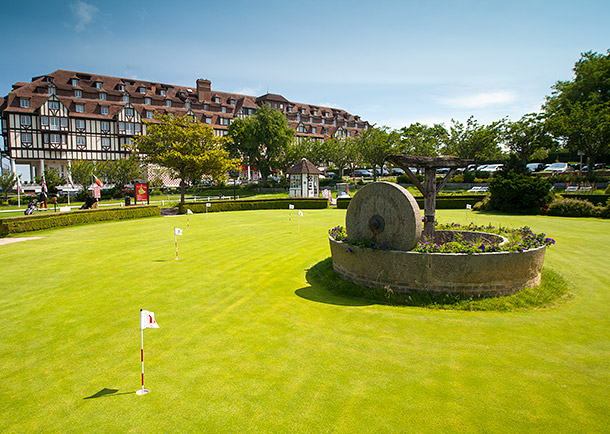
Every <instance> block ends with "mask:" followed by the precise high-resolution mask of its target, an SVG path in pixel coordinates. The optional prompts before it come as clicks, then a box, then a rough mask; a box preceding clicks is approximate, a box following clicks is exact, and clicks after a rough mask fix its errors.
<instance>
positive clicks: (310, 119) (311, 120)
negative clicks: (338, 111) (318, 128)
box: [309, 116, 313, 124]
mask: <svg viewBox="0 0 610 434" xmlns="http://www.w3.org/2000/svg"><path fill="white" fill-rule="evenodd" d="M309 123H310V124H311V123H313V118H312V117H311V116H309Z"/></svg>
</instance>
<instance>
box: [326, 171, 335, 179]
mask: <svg viewBox="0 0 610 434" xmlns="http://www.w3.org/2000/svg"><path fill="white" fill-rule="evenodd" d="M326 177H327V178H331V179H333V178H336V177H337V174H336V173H335V172H326Z"/></svg>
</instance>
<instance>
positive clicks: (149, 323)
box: [140, 310, 159, 330]
mask: <svg viewBox="0 0 610 434" xmlns="http://www.w3.org/2000/svg"><path fill="white" fill-rule="evenodd" d="M158 328H159V324H157V322H156V321H155V313H154V312H150V311H148V310H141V311H140V330H144V329H158Z"/></svg>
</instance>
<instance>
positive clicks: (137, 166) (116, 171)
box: [99, 156, 145, 189]
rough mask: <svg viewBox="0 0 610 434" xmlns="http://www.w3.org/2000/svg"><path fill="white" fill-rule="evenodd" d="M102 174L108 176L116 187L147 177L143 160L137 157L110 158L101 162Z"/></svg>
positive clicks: (120, 187) (109, 180) (108, 180)
mask: <svg viewBox="0 0 610 434" xmlns="http://www.w3.org/2000/svg"><path fill="white" fill-rule="evenodd" d="M99 172H100V175H101V176H103V177H104V178H106V181H107V182H109V183H110V184H114V185H115V188H117V189H122V188H123V186H124V185H125V184H128V183H130V182H131V181H133V180H134V179H139V178H143V177H145V176H144V175H145V174H144V170H143V169H142V166H141V162H140V161H139V160H138V159H137V158H136V157H135V156H133V157H130V158H122V159H120V160H108V161H104V162H103V163H101V164H100V169H99Z"/></svg>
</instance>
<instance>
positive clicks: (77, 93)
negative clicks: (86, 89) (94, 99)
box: [74, 89, 83, 98]
mask: <svg viewBox="0 0 610 434" xmlns="http://www.w3.org/2000/svg"><path fill="white" fill-rule="evenodd" d="M74 97H75V98H82V97H83V91H82V90H80V89H75V90H74Z"/></svg>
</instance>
